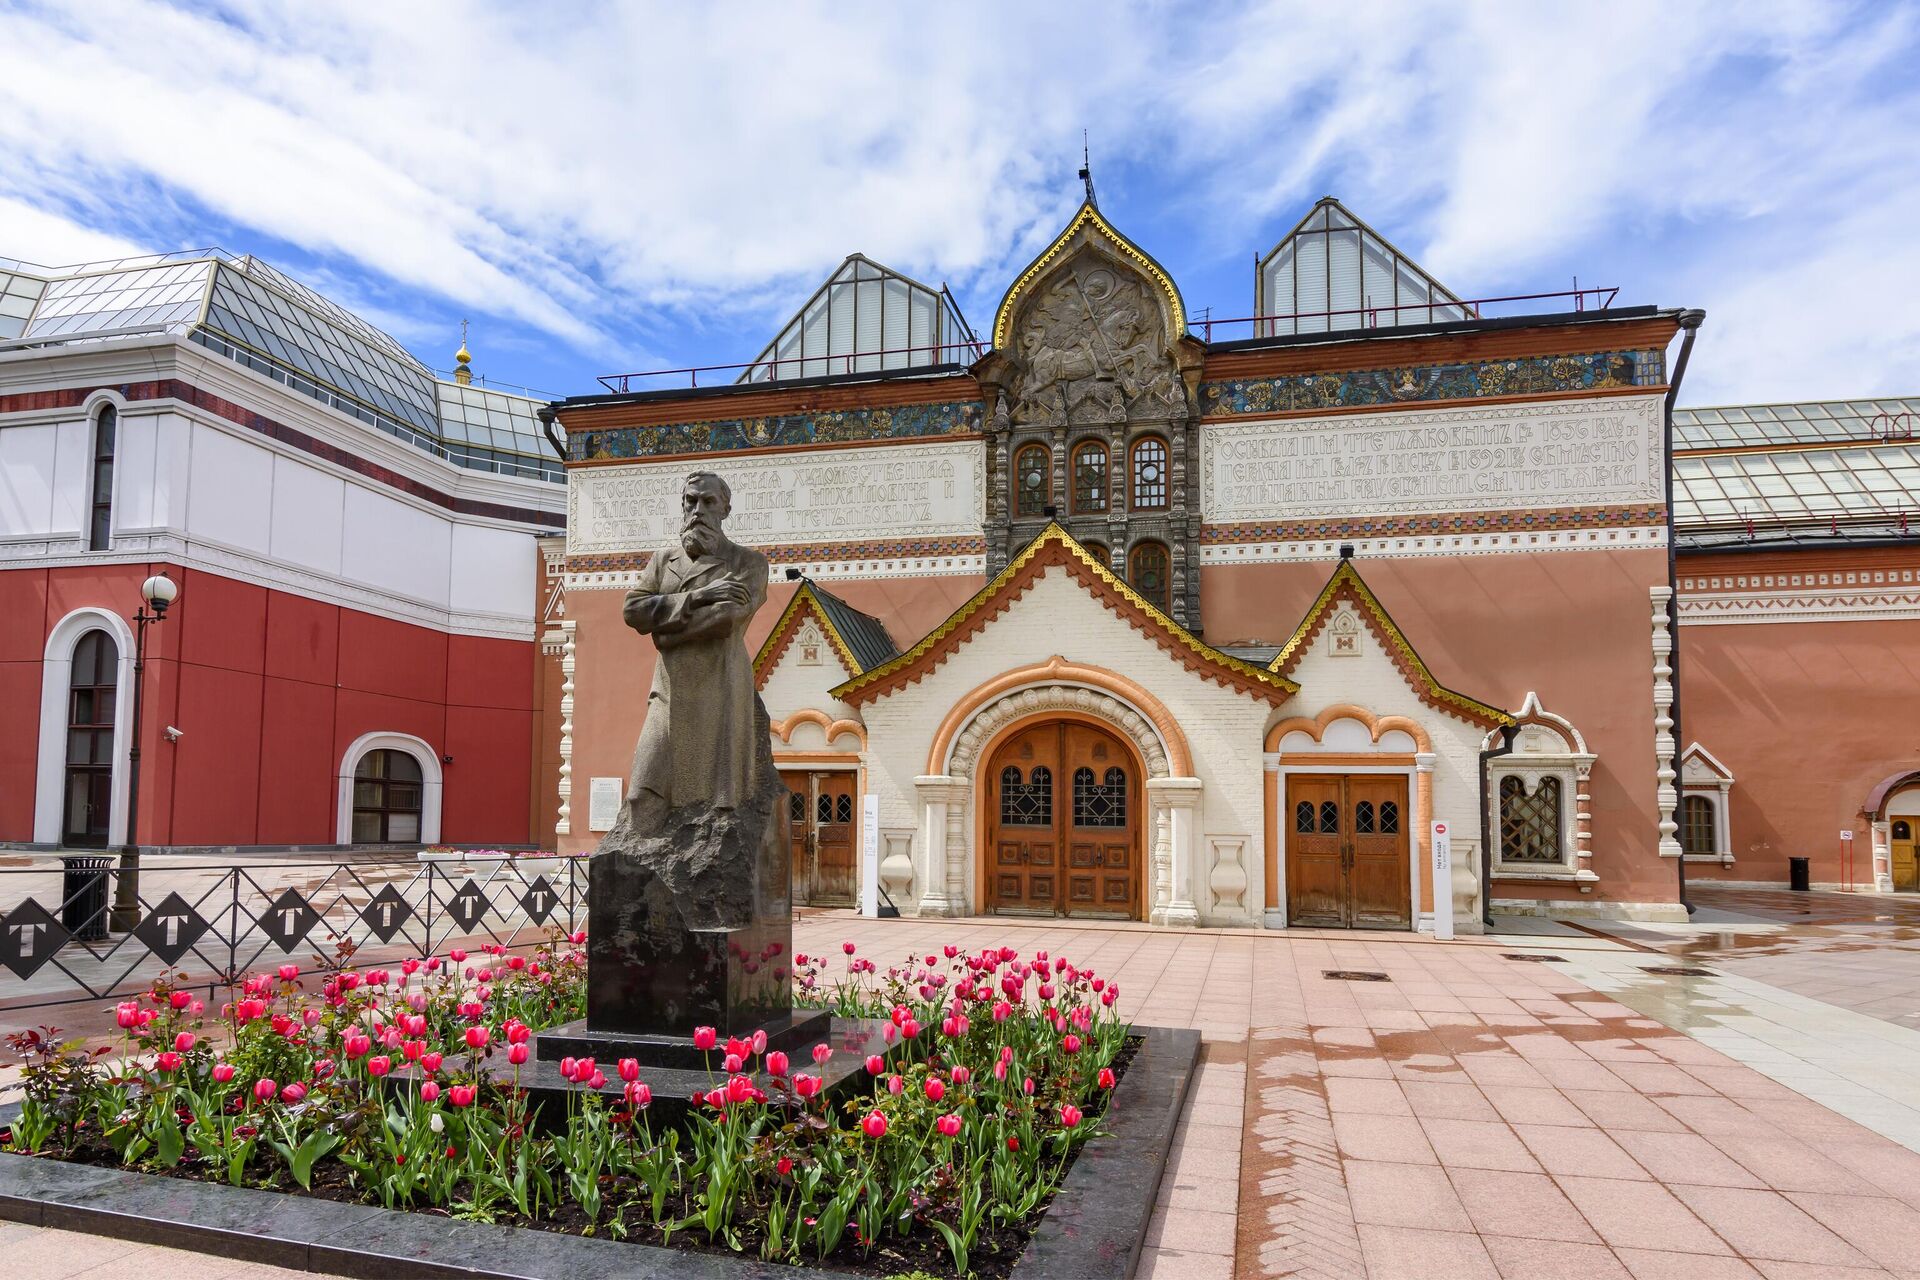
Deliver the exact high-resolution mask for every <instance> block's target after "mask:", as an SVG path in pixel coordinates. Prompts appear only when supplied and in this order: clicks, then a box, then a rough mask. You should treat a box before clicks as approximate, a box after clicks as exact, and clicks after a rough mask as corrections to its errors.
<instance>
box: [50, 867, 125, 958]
mask: <svg viewBox="0 0 1920 1280" xmlns="http://www.w3.org/2000/svg"><path fill="white" fill-rule="evenodd" d="M60 863H61V865H62V866H64V867H65V868H66V869H67V870H66V874H65V875H64V876H62V877H61V881H60V923H61V924H62V925H64V926H65V927H66V930H67V932H68V933H70V934H72V935H73V936H74V938H75V939H77V940H79V941H81V942H101V941H104V940H105V938H106V936H107V871H108V870H109V869H110V868H111V867H112V866H113V859H112V858H101V857H77V858H62V859H60Z"/></svg>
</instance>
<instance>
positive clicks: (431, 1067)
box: [420, 1053, 445, 1075]
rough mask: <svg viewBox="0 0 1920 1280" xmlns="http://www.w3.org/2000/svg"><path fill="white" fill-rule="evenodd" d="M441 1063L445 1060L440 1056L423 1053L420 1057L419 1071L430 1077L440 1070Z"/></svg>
mask: <svg viewBox="0 0 1920 1280" xmlns="http://www.w3.org/2000/svg"><path fill="white" fill-rule="evenodd" d="M443 1061H445V1059H444V1058H443V1057H442V1056H441V1055H440V1054H437V1053H423V1054H421V1055H420V1069H421V1070H422V1071H425V1072H427V1073H428V1074H429V1075H431V1074H432V1073H433V1072H435V1071H438V1070H439V1069H440V1064H441V1063H442V1062H443Z"/></svg>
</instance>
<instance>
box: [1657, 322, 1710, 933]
mask: <svg viewBox="0 0 1920 1280" xmlns="http://www.w3.org/2000/svg"><path fill="white" fill-rule="evenodd" d="M1706 318H1707V313H1706V312H1705V311H1702V310H1700V309H1699V308H1698V307H1693V308H1689V309H1688V310H1685V311H1682V312H1681V313H1680V315H1679V316H1678V319H1679V321H1680V334H1681V337H1680V354H1679V355H1678V356H1677V357H1675V359H1674V362H1673V376H1672V377H1670V378H1668V379H1667V400H1666V428H1667V456H1666V468H1667V634H1668V635H1669V636H1671V637H1673V651H1672V653H1671V654H1670V655H1669V656H1668V658H1667V665H1668V666H1669V667H1671V668H1672V672H1673V673H1672V675H1671V676H1669V677H1668V678H1669V679H1670V680H1671V681H1672V682H1673V705H1672V707H1671V708H1669V710H1668V712H1667V714H1668V715H1669V716H1670V717H1672V719H1673V768H1674V772H1675V774H1676V775H1677V774H1678V773H1679V770H1680V756H1681V754H1682V752H1684V751H1685V750H1686V741H1687V740H1686V737H1685V736H1684V735H1683V734H1682V733H1681V731H1680V567H1679V566H1680V553H1679V546H1678V541H1679V540H1678V539H1677V538H1676V537H1675V536H1674V526H1673V407H1674V404H1675V402H1677V401H1678V400H1679V399H1680V384H1681V382H1683V381H1684V380H1685V379H1686V376H1687V361H1688V360H1689V359H1690V358H1691V357H1692V356H1693V340H1694V339H1695V338H1697V337H1698V336H1699V335H1700V325H1701V323H1702V322H1703V321H1705V320H1706ZM1678 781H1679V780H1678V778H1677V777H1676V778H1675V790H1676V791H1677V790H1678ZM1675 817H1676V819H1677V818H1678V813H1677V812H1676V814H1675ZM1674 864H1675V868H1676V874H1677V875H1678V877H1679V881H1680V905H1681V906H1683V907H1685V908H1686V909H1687V914H1688V915H1692V914H1693V904H1692V903H1691V902H1689V901H1687V855H1686V854H1685V853H1684V852H1683V853H1681V855H1680V856H1679V857H1678V858H1676V859H1675V860H1674Z"/></svg>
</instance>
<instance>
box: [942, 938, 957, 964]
mask: <svg viewBox="0 0 1920 1280" xmlns="http://www.w3.org/2000/svg"><path fill="white" fill-rule="evenodd" d="M941 950H943V951H945V952H946V954H947V959H949V960H951V959H953V958H954V957H955V956H957V955H959V954H960V948H958V947H956V946H954V945H953V944H952V943H951V942H949V943H948V944H947V945H946V946H945V947H943V948H941Z"/></svg>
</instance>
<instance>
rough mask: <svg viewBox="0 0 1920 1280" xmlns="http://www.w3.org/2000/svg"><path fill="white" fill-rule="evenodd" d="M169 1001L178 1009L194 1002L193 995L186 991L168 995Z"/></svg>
mask: <svg viewBox="0 0 1920 1280" xmlns="http://www.w3.org/2000/svg"><path fill="white" fill-rule="evenodd" d="M167 1003H168V1004H170V1005H172V1006H173V1007H174V1008H176V1009H184V1008H186V1007H187V1006H188V1005H190V1004H192V1003H193V997H192V996H191V995H190V994H188V993H187V992H185V991H176V992H174V993H173V994H172V995H170V996H168V997H167Z"/></svg>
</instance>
